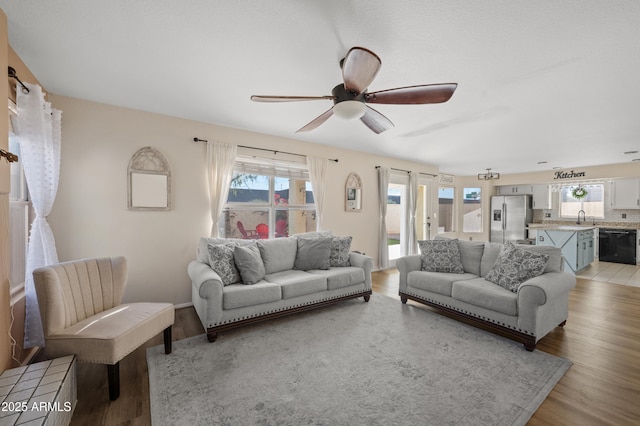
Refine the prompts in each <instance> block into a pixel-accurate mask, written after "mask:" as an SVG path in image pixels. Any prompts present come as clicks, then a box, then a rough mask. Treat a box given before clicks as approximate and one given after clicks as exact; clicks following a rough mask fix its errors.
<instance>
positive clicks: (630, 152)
mask: <svg viewBox="0 0 640 426" xmlns="http://www.w3.org/2000/svg"><path fill="white" fill-rule="evenodd" d="M637 153H638V151H625V152H624V154H637Z"/></svg>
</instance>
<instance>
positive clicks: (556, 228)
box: [529, 223, 597, 232]
mask: <svg viewBox="0 0 640 426" xmlns="http://www.w3.org/2000/svg"><path fill="white" fill-rule="evenodd" d="M596 228H597V226H593V225H573V226H571V225H554V224H548V225H547V224H542V223H540V224H537V223H530V224H529V229H550V230H554V231H567V232H579V231H588V230H592V229H596Z"/></svg>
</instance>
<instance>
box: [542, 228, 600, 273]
mask: <svg viewBox="0 0 640 426" xmlns="http://www.w3.org/2000/svg"><path fill="white" fill-rule="evenodd" d="M571 228H572V227H566V229H562V228H560V227H559V228H557V229H538V230H537V238H536V245H540V246H554V247H558V248H560V250H561V251H562V256H564V267H565V270H570V271H573V272H574V273H578V272H580V271H582V270H583V269H584V268H586V267H587V266H589V265H590V264H591V262H593V260H594V259H595V244H594V231H593V229H586V230H575V229H571Z"/></svg>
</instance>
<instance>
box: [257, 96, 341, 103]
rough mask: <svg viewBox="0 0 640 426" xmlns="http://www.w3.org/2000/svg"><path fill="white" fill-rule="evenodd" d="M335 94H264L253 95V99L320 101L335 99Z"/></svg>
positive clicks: (261, 100) (259, 100)
mask: <svg viewBox="0 0 640 426" xmlns="http://www.w3.org/2000/svg"><path fill="white" fill-rule="evenodd" d="M335 98H336V97H335V96H262V95H253V96H251V100H252V101H254V102H297V101H319V100H325V99H328V100H334V99H335Z"/></svg>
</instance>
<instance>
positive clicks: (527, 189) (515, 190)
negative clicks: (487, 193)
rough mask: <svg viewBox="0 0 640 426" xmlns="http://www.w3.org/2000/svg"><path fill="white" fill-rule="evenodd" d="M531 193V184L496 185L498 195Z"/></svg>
mask: <svg viewBox="0 0 640 426" xmlns="http://www.w3.org/2000/svg"><path fill="white" fill-rule="evenodd" d="M531 193H533V186H532V185H504V186H498V195H524V194H531Z"/></svg>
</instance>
